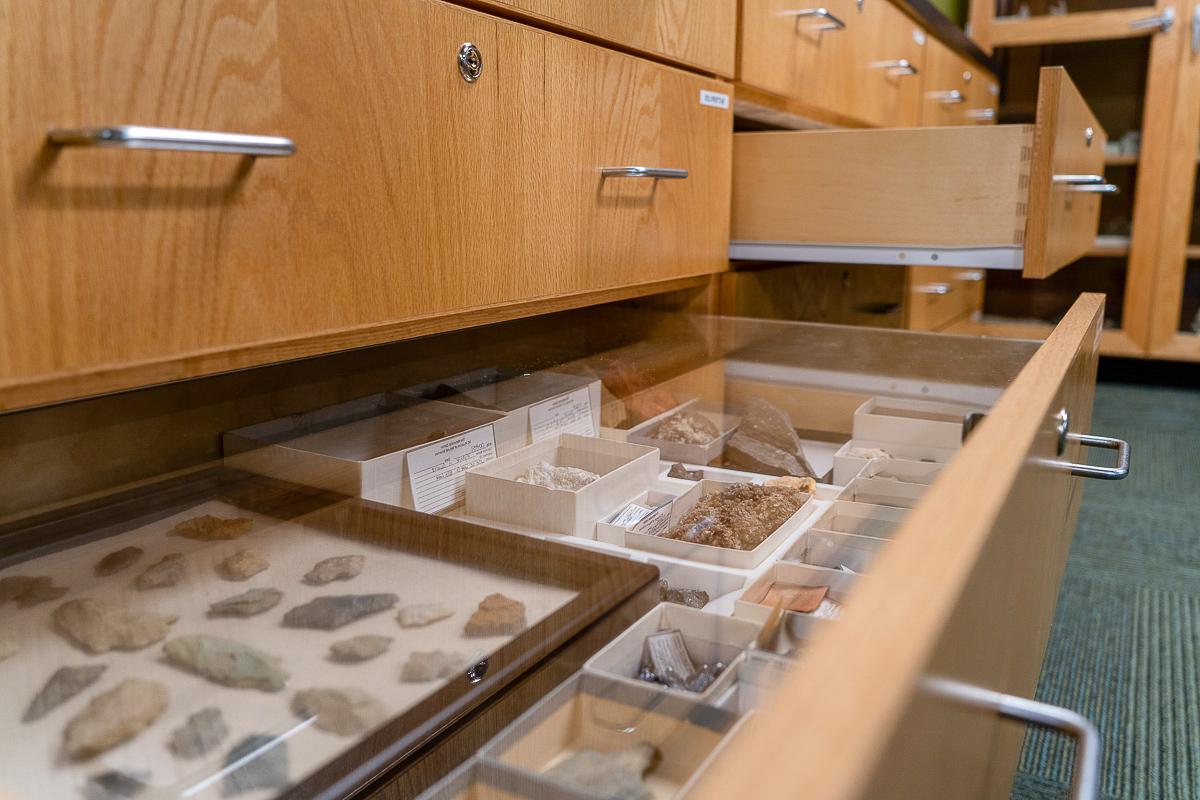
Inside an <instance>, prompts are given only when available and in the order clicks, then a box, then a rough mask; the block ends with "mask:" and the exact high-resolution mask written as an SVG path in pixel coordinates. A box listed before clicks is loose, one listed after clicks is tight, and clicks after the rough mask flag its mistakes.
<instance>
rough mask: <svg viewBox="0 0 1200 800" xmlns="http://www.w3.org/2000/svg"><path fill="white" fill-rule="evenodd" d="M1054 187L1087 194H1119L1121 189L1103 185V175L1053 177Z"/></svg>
mask: <svg viewBox="0 0 1200 800" xmlns="http://www.w3.org/2000/svg"><path fill="white" fill-rule="evenodd" d="M1051 180H1052V181H1053V183H1054V184H1055V186H1058V187H1060V188H1061V189H1062V190H1063V191H1065V192H1089V193H1091V194H1120V192H1121V187H1120V186H1117V185H1115V184H1112V183H1105V182H1104V176H1103V175H1055V176H1054V177H1053V178H1052V179H1051Z"/></svg>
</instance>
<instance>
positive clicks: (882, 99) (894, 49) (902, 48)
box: [849, 0, 926, 128]
mask: <svg viewBox="0 0 1200 800" xmlns="http://www.w3.org/2000/svg"><path fill="white" fill-rule="evenodd" d="M863 17H864V19H865V21H866V27H867V31H868V40H867V44H866V47H865V49H864V50H863V51H861V52H860V53H859V54H856V57H855V62H854V68H853V71H852V74H851V77H852V79H853V81H854V82H853V84H852V86H853V91H852V92H851V93H850V95H849V97H850V100H851V103H852V105H851V113H852V114H853V115H854V116H856V117H858V118H859V119H862V120H863V121H865V122H867V123H870V124H871V125H878V126H880V127H885V128H907V127H912V126H916V125H920V124H921V78H922V74H921V72H922V70H923V69H924V67H925V41H926V35H925V31H924V30H923V29H922V28H921V26H920V25H918V24H917V23H915V22H913V21H912V20H911V19H909V18H908V16H907V15H906V14H904V13H903V12H902V11H900V10H899V9H897V8H896V7H895V6H893V5H892V4H891V3H888V2H886V0H865V2H864V4H863Z"/></svg>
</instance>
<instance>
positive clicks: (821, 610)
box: [812, 597, 842, 619]
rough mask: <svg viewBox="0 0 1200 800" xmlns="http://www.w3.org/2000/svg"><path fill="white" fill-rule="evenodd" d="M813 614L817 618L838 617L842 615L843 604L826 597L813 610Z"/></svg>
mask: <svg viewBox="0 0 1200 800" xmlns="http://www.w3.org/2000/svg"><path fill="white" fill-rule="evenodd" d="M812 615H813V616H814V617H816V618H817V619H837V618H838V617H840V616H841V615H842V604H841V603H839V602H838V601H837V600H833V599H831V598H828V597H826V598H825V599H824V600H822V601H821V604H820V605H819V606H817V607H816V608H814V609H813V610H812Z"/></svg>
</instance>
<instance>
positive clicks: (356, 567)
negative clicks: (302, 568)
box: [304, 555, 366, 586]
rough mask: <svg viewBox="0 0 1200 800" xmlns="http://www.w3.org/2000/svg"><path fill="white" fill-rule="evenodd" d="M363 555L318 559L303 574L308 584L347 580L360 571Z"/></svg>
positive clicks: (315, 584) (316, 584)
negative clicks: (306, 572)
mask: <svg viewBox="0 0 1200 800" xmlns="http://www.w3.org/2000/svg"><path fill="white" fill-rule="evenodd" d="M365 563H366V557H365V556H357V555H356V556H334V557H333V558H326V559H323V560H321V561H318V562H317V563H316V564H314V565H313V568H312V569H310V570H309V571H308V574H307V575H305V576H304V582H305V583H307V584H308V585H310V586H323V585H324V584H326V583H330V582H331V581H348V580H350V579H351V578H353V577H356V576H357V575H358V573H360V572H362V568H363V564H365Z"/></svg>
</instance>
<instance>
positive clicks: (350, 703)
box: [292, 688, 387, 736]
mask: <svg viewBox="0 0 1200 800" xmlns="http://www.w3.org/2000/svg"><path fill="white" fill-rule="evenodd" d="M292 711H293V712H294V713H296V714H297V715H299V716H300V717H305V718H307V717H316V721H315V722H313V724H314V725H316V726H317V727H318V728H320V729H321V730H323V731H328V732H329V733H336V734H337V735H338V736H353V735H354V734H358V733H366V732H367V731H370V730H374V729H375V728H377V727H378V726H379V725H380V723H382V722H383V721H384V720H385V719H387V710H386V709H385V708H384V707H383V704H382V703H380V702H379V701H378V700H376V699H375V698H374V697H372V696H371V695H369V694H367V693H366V692H364V691H363V690H362V689H354V688H343V689H306V690H304V691H302V692H296V696H295V697H293V698H292Z"/></svg>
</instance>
